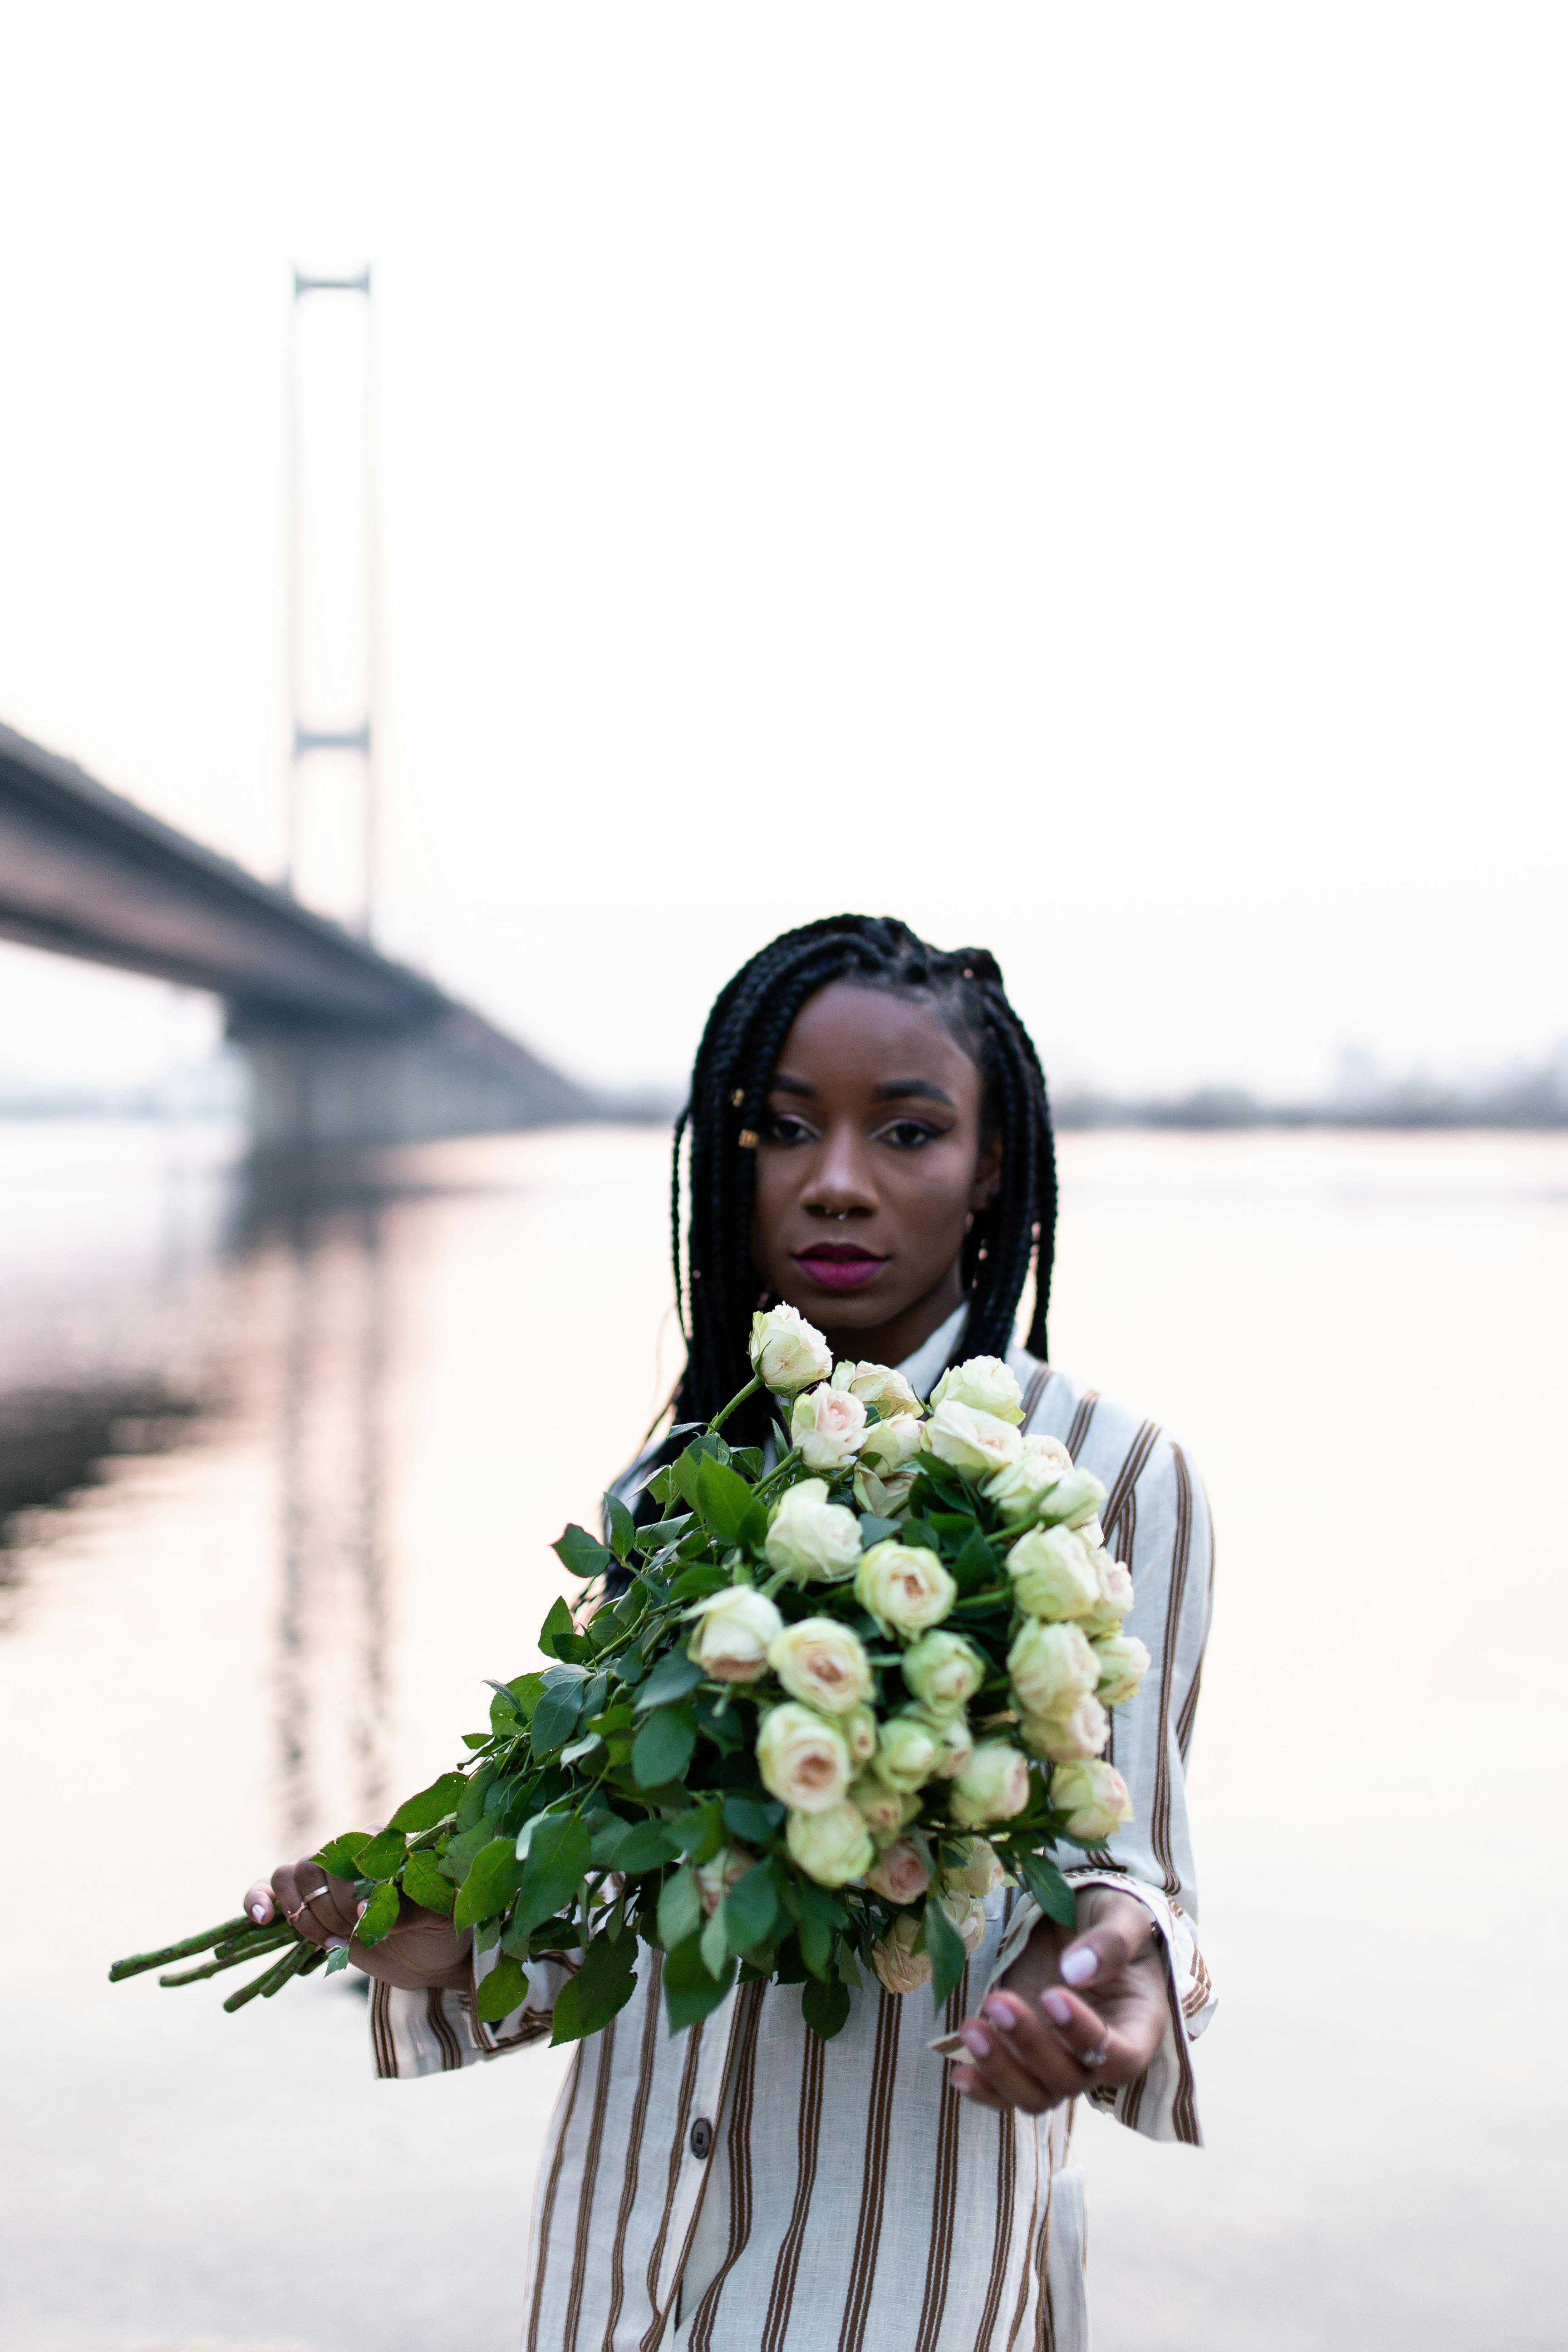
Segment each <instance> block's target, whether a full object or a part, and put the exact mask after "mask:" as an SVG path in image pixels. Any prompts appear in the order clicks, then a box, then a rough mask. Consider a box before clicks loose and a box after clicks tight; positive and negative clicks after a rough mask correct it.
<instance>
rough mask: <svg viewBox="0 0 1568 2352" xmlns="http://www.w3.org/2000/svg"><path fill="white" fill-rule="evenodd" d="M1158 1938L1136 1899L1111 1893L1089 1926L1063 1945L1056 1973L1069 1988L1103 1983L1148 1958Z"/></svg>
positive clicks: (1093, 1913) (1146, 1914)
mask: <svg viewBox="0 0 1568 2352" xmlns="http://www.w3.org/2000/svg"><path fill="white" fill-rule="evenodd" d="M1158 1936H1159V1929H1158V1928H1157V1927H1155V1925H1154V1919H1153V1915H1152V1912H1150V1911H1148V1910H1147V1909H1145V1907H1144V1906H1143V1905H1142V1903H1140V1902H1139V1901H1138V1900H1137V1899H1136V1897H1135V1896H1133V1895H1115V1894H1112V1895H1110V1899H1109V1901H1108V1902H1107V1903H1105V1904H1104V1905H1097V1906H1095V1908H1094V1910H1093V1912H1092V1913H1091V1915H1090V1924H1089V1927H1086V1928H1085V1929H1084V1930H1083V1932H1082V1933H1081V1934H1080V1935H1077V1936H1075V1937H1073V1938H1072V1940H1071V1942H1070V1943H1068V1944H1066V1945H1064V1946H1063V1948H1062V1950H1061V1952H1060V1954H1059V1955H1058V1960H1057V1970H1058V1974H1059V1976H1060V1978H1061V1980H1062V1982H1063V1983H1064V1984H1068V1985H1090V1984H1092V1985H1102V1984H1105V1983H1106V1982H1108V1981H1109V1979H1110V1978H1112V1977H1116V1976H1120V1975H1121V1973H1122V1971H1123V1970H1124V1969H1128V1968H1131V1966H1132V1964H1133V1962H1134V1961H1136V1960H1141V1959H1146V1958H1149V1957H1150V1955H1151V1954H1152V1950H1153V1948H1154V1944H1155V1942H1156V1940H1157V1939H1158Z"/></svg>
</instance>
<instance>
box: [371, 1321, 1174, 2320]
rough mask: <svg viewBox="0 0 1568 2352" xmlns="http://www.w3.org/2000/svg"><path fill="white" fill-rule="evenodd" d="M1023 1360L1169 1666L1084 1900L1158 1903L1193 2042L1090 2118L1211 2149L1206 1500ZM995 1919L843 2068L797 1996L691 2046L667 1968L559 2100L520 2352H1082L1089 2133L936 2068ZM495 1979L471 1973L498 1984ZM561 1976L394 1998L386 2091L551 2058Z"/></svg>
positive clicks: (747, 2012)
mask: <svg viewBox="0 0 1568 2352" xmlns="http://www.w3.org/2000/svg"><path fill="white" fill-rule="evenodd" d="M953 1336H955V1333H953V1332H950V1331H948V1330H946V1329H944V1331H942V1332H939V1333H936V1334H934V1335H933V1338H932V1339H931V1341H928V1342H927V1345H926V1348H925V1349H921V1351H920V1352H919V1354H918V1355H917V1356H916V1357H914V1358H911V1360H910V1363H909V1364H908V1365H906V1366H905V1367H904V1368H903V1369H904V1370H905V1372H906V1374H907V1376H908V1377H909V1378H910V1380H911V1381H913V1383H914V1385H915V1386H916V1387H917V1388H919V1389H921V1391H922V1393H923V1392H924V1390H925V1388H926V1387H928V1386H929V1385H930V1383H931V1381H934V1379H935V1378H936V1375H937V1373H938V1372H939V1371H940V1370H941V1368H942V1363H943V1362H945V1360H946V1351H947V1348H948V1347H949V1346H950V1345H951V1344H952V1338H953ZM938 1343H941V1344H940V1346H939V1344H938ZM928 1354H929V1355H932V1356H933V1360H932V1362H931V1365H930V1367H929V1369H928V1367H927V1365H926V1362H925V1359H926V1357H927V1356H928ZM1010 1361H1011V1362H1012V1365H1013V1369H1014V1370H1015V1371H1016V1373H1017V1375H1018V1378H1019V1381H1020V1383H1021V1385H1022V1386H1023V1388H1024V1390H1025V1394H1026V1404H1027V1406H1028V1412H1027V1418H1026V1426H1027V1427H1028V1428H1030V1429H1032V1430H1037V1431H1049V1432H1050V1433H1052V1434H1054V1435H1056V1436H1058V1437H1061V1438H1062V1439H1064V1440H1065V1441H1066V1443H1067V1444H1068V1448H1069V1450H1070V1451H1071V1453H1072V1454H1073V1457H1074V1459H1075V1461H1079V1462H1081V1463H1082V1464H1084V1465H1085V1466H1086V1467H1088V1468H1089V1469H1091V1470H1093V1471H1095V1472H1097V1473H1098V1475H1100V1477H1101V1478H1102V1479H1103V1480H1104V1482H1105V1484H1106V1486H1107V1488H1108V1489H1109V1495H1108V1499H1107V1502H1106V1506H1105V1509H1104V1512H1103V1514H1102V1517H1103V1520H1104V1526H1105V1535H1106V1539H1107V1541H1108V1542H1109V1543H1110V1546H1111V1548H1112V1549H1113V1550H1114V1551H1115V1552H1116V1553H1117V1554H1118V1556H1119V1557H1121V1559H1125V1560H1126V1561H1127V1562H1128V1564H1129V1566H1130V1567H1131V1570H1132V1575H1133V1584H1134V1591H1135V1595H1136V1599H1135V1601H1134V1606H1133V1611H1132V1614H1131V1618H1130V1620H1129V1627H1130V1630H1131V1631H1132V1632H1133V1633H1138V1634H1140V1635H1141V1636H1142V1639H1143V1640H1144V1641H1145V1642H1146V1643H1148V1646H1149V1649H1150V1652H1151V1654H1152V1659H1153V1665H1152V1670H1151V1672H1150V1674H1149V1675H1148V1676H1147V1677H1146V1679H1145V1681H1144V1684H1143V1686H1142V1690H1141V1691H1140V1693H1139V1696H1138V1697H1137V1699H1136V1701H1134V1702H1133V1703H1132V1704H1131V1706H1128V1707H1125V1708H1122V1709H1119V1710H1117V1711H1116V1713H1115V1715H1114V1717H1113V1726H1114V1729H1113V1742H1114V1746H1113V1751H1112V1752H1113V1754H1114V1759H1115V1762H1116V1764H1117V1767H1118V1769H1120V1770H1121V1773H1122V1775H1123V1777H1124V1778H1125V1779H1126V1780H1127V1783H1128V1787H1129V1789H1130V1790H1131V1796H1132V1801H1133V1806H1134V1818H1133V1821H1132V1822H1131V1824H1130V1825H1129V1826H1128V1828H1127V1830H1126V1831H1124V1832H1118V1833H1117V1835H1116V1836H1115V1837H1113V1838H1112V1839H1111V1840H1110V1843H1109V1845H1108V1847H1107V1849H1106V1850H1105V1851H1104V1852H1100V1853H1094V1854H1091V1855H1088V1856H1086V1857H1085V1858H1084V1860H1083V1862H1082V1864H1081V1865H1080V1866H1078V1867H1075V1868H1073V1869H1072V1870H1070V1871H1069V1873H1068V1875H1069V1876H1070V1877H1072V1878H1073V1879H1074V1880H1075V1881H1076V1882H1078V1883H1079V1884H1080V1885H1096V1884H1101V1885H1114V1886H1119V1887H1121V1888H1122V1889H1123V1890H1124V1891H1126V1892H1128V1893H1130V1894H1132V1895H1137V1896H1138V1897H1139V1898H1140V1899H1141V1900H1142V1901H1143V1902H1144V1903H1145V1904H1146V1905H1147V1906H1148V1907H1149V1909H1150V1911H1151V1913H1152V1916H1153V1918H1154V1920H1155V1923H1156V1925H1157V1927H1158V1928H1159V1931H1160V1935H1161V1937H1162V1941H1163V1950H1164V1954H1165V1960H1166V1969H1167V1983H1168V1990H1169V1994H1170V2008H1171V2022H1170V2025H1169V2027H1168V2030H1167V2032H1166V2036H1165V2041H1164V2044H1163V2048H1162V2049H1161V2050H1160V2052H1159V2053H1157V2055H1156V2057H1155V2059H1154V2060H1153V2062H1152V2064H1151V2065H1150V2067H1149V2069H1148V2071H1147V2073H1146V2074H1144V2075H1143V2076H1142V2078H1141V2080H1140V2081H1138V2082H1136V2083H1133V2084H1128V2085H1124V2086H1122V2087H1121V2088H1119V2089H1116V2090H1105V2091H1102V2092H1100V2093H1097V2094H1095V2097H1096V2100H1097V2102H1098V2103H1100V2104H1102V2105H1104V2106H1105V2108H1106V2109H1107V2111H1108V2112H1110V2113H1111V2114H1113V2115H1115V2116H1117V2117H1118V2118H1119V2119H1120V2120H1121V2122H1122V2123H1124V2124H1126V2125H1128V2126H1130V2127H1131V2128H1132V2129H1134V2130H1136V2131H1139V2132H1142V2133H1144V2134H1146V2135H1147V2136H1149V2137H1152V2138H1156V2139H1170V2140H1178V2141H1186V2142H1188V2143H1189V2144H1194V2145H1195V2144H1196V2143H1197V2142H1198V2140H1199V2137H1200V2135H1199V2130H1198V2119H1197V2106H1196V2100H1195V2096H1194V2084H1193V2072H1192V2066H1191V2062H1190V2044H1191V2042H1193V2040H1194V2039H1195V2038H1196V2036H1197V2035H1198V2034H1199V2033H1200V2032H1202V2031H1203V2029H1204V2027H1205V2025H1206V2023H1207V2021H1208V2019H1209V2016H1210V2014H1211V2011H1212V2009H1213V2005H1214V1996H1213V1992H1212V1990H1211V1988H1210V1984H1209V1979H1208V1973H1207V1970H1206V1969H1205V1965H1204V1961H1203V1957H1202V1955H1201V1953H1200V1951H1199V1949H1198V1947H1197V1943H1196V1938H1195V1934H1194V1919H1195V1905H1194V1893H1193V1879H1192V1860H1191V1854H1190V1851H1189V1847H1188V1840H1187V1828H1186V1815H1185V1809H1184V1801H1183V1785H1182V1780H1183V1761H1184V1756H1185V1753H1186V1748H1187V1743H1188V1740H1189V1739H1190V1737H1191V1733H1192V1727H1193V1715H1194V1707H1195V1705H1196V1700H1197V1693H1198V1674H1199V1666H1200V1662H1201V1658H1202V1653H1203V1643H1204V1635H1205V1628H1206V1623H1207V1617H1208V1607H1209V1590H1210V1564H1211V1551H1210V1537H1209V1522H1208V1514H1207V1508H1206V1506H1205V1499H1204V1494H1203V1488H1202V1486H1201V1485H1200V1483H1199V1481H1198V1479H1197V1477H1196V1475H1195V1474H1194V1472H1193V1470H1192V1468H1191V1466H1190V1465H1189V1464H1188V1462H1187V1460H1186V1458H1185V1456H1184V1454H1183V1453H1182V1451H1181V1449H1180V1447H1178V1446H1176V1445H1174V1444H1172V1442H1171V1441H1170V1440H1169V1439H1168V1438H1166V1437H1164V1436H1163V1435H1162V1433H1161V1432H1160V1431H1159V1430H1158V1429H1157V1428H1156V1427H1155V1426H1154V1424H1153V1423H1150V1422H1140V1421H1138V1420H1136V1419H1134V1418H1133V1417H1132V1416H1131V1415H1130V1414H1128V1413H1127V1412H1123V1411H1121V1408H1119V1407H1117V1406H1115V1405H1112V1404H1110V1403H1109V1402H1106V1401H1105V1400H1103V1399H1102V1398H1100V1397H1099V1396H1097V1395H1096V1394H1095V1393H1094V1391H1092V1390H1088V1391H1086V1390H1083V1389H1079V1388H1078V1387H1077V1386H1075V1385H1074V1383H1073V1382H1072V1381H1069V1380H1068V1379H1067V1378H1066V1377H1065V1376H1064V1375H1063V1374H1061V1373H1059V1372H1055V1371H1051V1370H1047V1368H1046V1367H1044V1366H1042V1365H1039V1364H1037V1362H1035V1360H1033V1359H1032V1358H1030V1357H1029V1356H1027V1355H1026V1353H1025V1352H1024V1351H1023V1350H1022V1349H1016V1350H1015V1351H1014V1353H1013V1355H1012V1357H1011V1358H1010ZM987 1914H988V1917H987V1932H986V1937H985V1940H984V1944H983V1945H982V1946H981V1948H980V1949H979V1950H978V1951H977V1952H976V1953H975V1954H974V1956H973V1958H972V1960H971V1962H970V1966H969V1969H968V1970H967V1971H966V1974H965V1978H964V1981H963V1984H962V1985H961V1986H960V1988H959V1989H958V1990H957V1992H955V1993H954V1995H953V1996H952V2000H950V2001H949V2002H948V2003H947V2007H946V2011H945V2015H939V2014H937V2013H936V2012H935V2011H933V2008H932V2004H931V1997H930V1994H929V1992H927V1991H923V1990H922V1991H919V1992H914V1993H910V1994H907V1995H904V1996H902V1997H899V1996H896V1995H893V1994H890V1993H888V1992H886V1991H883V1990H880V1989H879V1987H876V1986H875V1985H868V1987H867V1988H866V1989H865V1990H861V1991H859V1992H858V1993H856V1994H854V1995H853V1996H852V2002H851V2011H850V2016H849V2021H848V2022H847V2025H846V2026H845V2028H844V2030H843V2032H841V2033H839V2034H838V2035H837V2037H836V2038H835V2040H834V2041H832V2042H826V2043H824V2042H819V2041H818V2040H817V2038H816V2035H815V2034H813V2033H812V2032H809V2030H808V2029H807V2028H806V2027H805V2023H804V2021H803V2020H802V2017H801V2013H800V1994H799V1990H798V1988H796V1987H790V1986H763V1985H760V1984H749V1985H742V1986H740V1987H738V1988H737V1989H736V1990H734V1991H733V1992H732V1993H731V1996H730V1998H729V1999H728V2000H727V2001H726V2002H725V2003H724V2004H723V2006H722V2007H721V2008H720V2009H718V2010H716V2011H714V2012H713V2013H712V2015H711V2016H710V2017H709V2018H707V2019H706V2020H705V2021H703V2022H702V2023H701V2024H700V2025H697V2026H692V2027H690V2028H689V2029H688V2030H687V2031H686V2032H683V2033H681V2034H679V2035H675V2036H671V2035H670V2034H669V2033H668V2031H667V2030H666V2027H665V2024H664V2021H663V2017H662V2013H661V2005H660V2000H659V1966H660V1958H659V1955H658V1954H657V1953H652V1954H650V1955H649V1956H648V1962H647V1966H646V1967H645V1969H643V1971H642V1981H641V1982H640V1983H639V1985H638V1987H637V1992H636V1994H635V1996H634V1998H633V1999H632V2000H631V2001H630V2002H629V2003H628V2005H627V2006H626V2008H625V2009H624V2010H623V2011H621V2012H620V2014H619V2015H618V2016H617V2017H616V2019H615V2020H614V2021H612V2023H611V2024H610V2025H609V2026H607V2027H606V2028H605V2031H604V2032H602V2033H599V2034H597V2035H596V2036H595V2038H594V2039H593V2040H592V2041H590V2042H585V2043H583V2044H580V2045H579V2047H578V2049H577V2052H576V2053H575V2056H574V2060H573V2063H572V2067H571V2071H570V2073H569V2074H568V2075H567V2077H566V2081H565V2084H564V2085H563V2090H562V2094H561V2098H560V2102H559V2105H558V2106H557V2109H556V2113H555V2116H554V2118H553V2121H552V2126H551V2129H550V2134H549V2137H548V2139H547V2142H546V2146H545V2149H544V2154H543V2158H542V2167H541V2174H540V2179H539V2185H538V2189H537V2191H536V2195H535V2200H534V2211H533V2221H532V2228H531V2233H530V2248H529V2263H528V2278H527V2285H526V2291H525V2307H524V2346H525V2352H660V2347H668V2352H1025V2347H1029V2352H1036V2347H1046V2352H1087V2346H1088V2310H1087V2303H1086V2296H1085V2284H1084V2274H1083V2245H1084V2211H1083V2184H1082V2176H1081V2174H1080V2172H1079V2170H1078V2168H1076V2167H1075V2166H1073V2165H1072V2164H1071V2162H1070V2161H1069V2149H1070V2145H1071V2139H1072V2125H1073V2117H1072V2111H1071V2109H1070V2108H1068V2109H1059V2110H1058V2111H1057V2112H1056V2113H1054V2114H1052V2115H1050V2116H1041V2117H1039V2118H1038V2119H1037V2118H1035V2117H1032V2116H1026V2115H1022V2114H1008V2115H1004V2116H999V2115H997V2114H995V2113H994V2112H993V2111H992V2110H990V2109H988V2108H983V2107H978V2106H974V2105H970V2104H969V2103H968V2102H967V2101H965V2100H963V2099H962V2098H960V2097H959V2096H958V2095H956V2094H955V2093H954V2092H953V2091H952V2088H951V2086H950V2084H949V2083H948V2080H947V2070H946V2068H945V2067H944V2066H943V2064H942V2061H941V2060H940V2059H938V2058H937V2057H935V2056H934V2055H933V2054H932V2053H931V2051H930V2050H929V2048H928V2047H927V2044H928V2042H930V2041H931V2038H932V2037H933V2036H934V2035H936V2034H938V2033H940V2032H944V2031H950V2030H951V2029H952V2027H953V2026H955V2025H956V2024H957V2023H958V2021H960V2019H961V2018H963V2017H964V2016H966V2015H967V2014H969V2013H970V2012H971V2011H973V2008H974V2006H975V2005H976V2003H977V2002H978V2000H980V1999H982V1998H983V1997H984V1991H985V1990H986V1988H987V1986H988V1985H989V1984H990V1982H991V1981H992V1980H993V1979H994V1978H995V1977H996V1976H997V1975H999V1974H1000V1973H1001V1971H1002V1970H1004V1969H1006V1968H1007V1967H1009V1966H1010V1965H1011V1963H1012V1961H1013V1959H1014V1958H1016V1955H1017V1953H1018V1952H1019V1950H1021V1948H1022V1947H1023V1945H1024V1943H1025V1941H1026V1939H1027V1937H1028V1935H1029V1932H1030V1930H1031V1928H1032V1927H1033V1926H1034V1924H1035V1922H1036V1920H1037V1916H1038V1914H1037V1911H1036V1909H1035V1906H1034V1905H1033V1903H1032V1902H1030V1901H1029V1900H1028V1899H1027V1898H1025V1897H1020V1896H1018V1895H1015V1894H1014V1893H1013V1892H1012V1891H1011V1890H1007V1889H1000V1890H998V1891H997V1892H996V1893H995V1894H994V1895H992V1896H991V1897H990V1898H989V1899H988V1902H987ZM493 1959H494V1955H490V1954H487V1955H481V1956H479V1958H478V1959H477V1960H476V1963H475V1965H476V1969H477V1971H478V1973H479V1976H480V1977H482V1976H483V1974H485V1973H486V1972H487V1971H488V1969H489V1967H490V1966H491V1965H493ZM561 1981H562V1977H561V1964H559V1963H556V1962H540V1963H537V1964H536V1965H535V1966H534V1967H533V1968H532V1969H531V1971H530V1976H529V1990H528V1993H527V1996H526V1998H525V2000H524V2001H523V2003H522V2004H521V2007H520V2008H519V2009H517V2010H515V2011H513V2012H512V2013H511V2015H510V2017H507V2018H505V2019H503V2020H502V2021H501V2022H500V2024H499V2025H494V2026H490V2025H486V2024H485V2023H483V2022H482V2021H480V2020H479V2019H478V2018H476V2016H475V2015H474V2009H473V1998H472V1992H471V1990H470V1991H469V1992H467V1993H458V1992H451V1991H447V1992H441V1991H436V1992H429V1993H405V1992H398V1991H395V1990H392V1989H391V1988H389V1987H387V1986H385V1985H381V1984H377V1985H375V1986H374V1989H373V1996H372V2001H371V2023H372V2034H373V2041H374V2054H375V2063H376V2067H377V2071H378V2072H379V2073H380V2074H382V2075H384V2076H387V2077H406V2076H409V2075H415V2074H437V2073H442V2072H446V2071H448V2070H450V2069H452V2068H455V2067H459V2066H464V2065H468V2064H470V2063H474V2062H475V2061H478V2060H481V2059H488V2058H491V2057H496V2056H499V2055H500V2054H502V2053H506V2052H509V2051H514V2050H520V2049H522V2048H523V2047H525V2046H526V2045H527V2044H529V2043H531V2042H540V2041H545V2040H548V2038H549V2034H550V2031H551V2023H550V2019H551V2007H552V2001H553V1999H554V1995H555V1991H556V1990H557V1989H558V1986H559V1984H560V1982H561Z"/></svg>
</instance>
